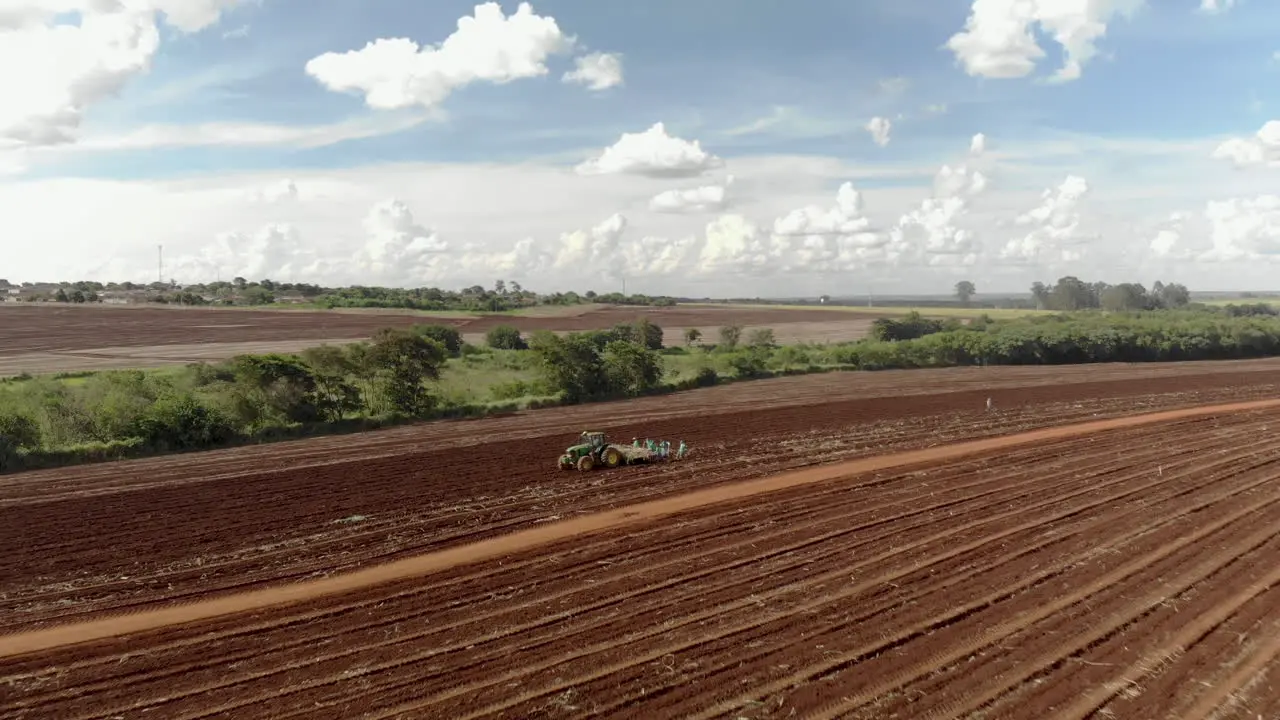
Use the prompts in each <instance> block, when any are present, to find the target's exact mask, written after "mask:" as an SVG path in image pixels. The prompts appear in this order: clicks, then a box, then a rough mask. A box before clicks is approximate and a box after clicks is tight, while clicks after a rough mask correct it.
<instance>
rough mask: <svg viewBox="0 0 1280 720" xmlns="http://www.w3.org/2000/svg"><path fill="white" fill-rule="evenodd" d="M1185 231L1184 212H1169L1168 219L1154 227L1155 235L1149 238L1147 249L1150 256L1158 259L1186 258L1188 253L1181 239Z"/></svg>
mask: <svg viewBox="0 0 1280 720" xmlns="http://www.w3.org/2000/svg"><path fill="white" fill-rule="evenodd" d="M1186 231H1187V216H1186V214H1184V213H1181V212H1175V213H1171V214H1170V215H1169V219H1168V220H1166V221H1164V222H1163V223H1161V224H1160V225H1159V226H1158V227H1157V228H1156V232H1155V236H1154V237H1152V238H1151V242H1150V244H1149V245H1148V246H1147V249H1148V250H1149V251H1150V253H1151V255H1152V256H1154V257H1156V258H1159V259H1188V258H1189V257H1190V254H1189V253H1188V252H1187V249H1186V247H1185V241H1184V240H1183V236H1184V234H1185V233H1186Z"/></svg>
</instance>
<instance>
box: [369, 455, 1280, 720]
mask: <svg viewBox="0 0 1280 720" xmlns="http://www.w3.org/2000/svg"><path fill="white" fill-rule="evenodd" d="M1248 454H1250V453H1249V452H1248V451H1246V452H1245V453H1242V455H1241V457H1244V456H1247V455H1248ZM1170 479H1171V478H1166V479H1162V480H1159V481H1156V482H1154V483H1148V484H1145V485H1143V486H1141V487H1139V488H1132V489H1130V490H1128V491H1126V492H1123V493H1119V494H1115V495H1111V496H1108V497H1105V498H1102V499H1098V500H1095V501H1094V502H1091V503H1088V504H1087V505H1085V506H1083V507H1079V506H1077V507H1073V508H1070V509H1066V510H1063V511H1060V512H1058V513H1057V514H1056V515H1055V516H1052V517H1050V518H1037V519H1035V520H1028V521H1027V522H1025V523H1023V524H1021V525H1019V526H1016V527H1011V528H1008V529H1006V530H1004V531H1002V532H999V533H997V534H994V535H986V536H982V537H980V538H979V539H977V540H974V541H971V542H969V543H967V544H965V545H962V546H960V547H958V548H953V549H952V550H950V551H948V552H944V553H942V554H939V555H933V556H929V557H928V558H926V559H924V560H917V561H916V562H915V563H914V564H912V565H911V566H909V567H907V568H905V569H903V568H900V567H896V566H893V565H891V564H890V563H889V562H888V560H889V559H891V558H892V557H894V556H896V555H899V554H901V553H900V552H898V551H890V552H887V553H882V554H880V555H878V556H876V557H872V558H868V559H865V560H863V561H861V562H858V563H854V564H852V565H848V566H844V567H841V568H840V569H838V570H834V571H831V572H829V573H825V574H823V575H819V576H814V577H812V578H810V580H809V581H808V582H804V583H800V584H793V585H791V586H788V587H784V588H781V589H775V590H773V591H769V592H764V593H758V594H756V595H755V596H754V597H752V598H748V599H744V600H739V601H737V602H733V603H729V604H723V605H719V606H714V607H712V608H711V609H706V610H703V611H700V612H697V613H694V614H691V615H687V616H685V617H683V618H680V619H679V620H678V621H676V620H671V619H669V620H667V621H666V622H665V623H664V624H663V626H662V627H660V628H657V629H652V628H651V629H649V630H646V631H641V632H638V633H634V634H632V635H629V636H626V637H624V638H621V639H615V640H609V641H604V642H598V643H595V644H592V645H590V646H588V647H585V648H584V647H582V646H581V644H580V643H579V644H574V643H573V642H572V641H567V644H569V645H570V646H572V647H574V650H573V651H572V652H570V653H569V654H561V655H552V654H551V653H549V652H548V651H546V650H542V649H538V648H533V649H534V650H536V651H537V652H536V657H538V658H542V660H539V661H536V662H530V663H528V664H523V665H522V666H521V669H520V670H517V671H512V672H509V673H506V674H503V675H500V676H498V677H496V678H495V677H492V673H488V672H487V673H485V675H486V676H487V677H486V680H485V681H481V682H480V683H473V684H470V685H466V686H459V687H455V688H451V689H449V690H447V691H443V692H441V693H438V694H437V695H436V696H435V697H433V698H432V699H430V700H428V701H425V702H423V703H418V704H415V705H412V706H409V707H400V708H397V709H396V710H395V711H393V712H392V713H391V714H395V713H396V712H407V711H412V710H420V709H422V708H423V707H426V706H427V705H431V704H436V703H438V702H439V701H440V700H445V699H450V698H452V697H460V696H462V695H473V696H474V695H475V694H476V693H477V691H482V690H484V689H485V688H492V687H494V686H497V685H499V684H501V683H504V682H514V681H518V680H519V681H521V682H522V683H523V682H524V681H523V680H522V678H524V679H527V677H526V676H528V675H530V674H531V673H532V672H533V671H538V670H549V669H552V668H555V669H556V671H557V675H559V676H563V666H564V665H565V664H566V663H567V662H569V661H570V660H574V659H584V658H589V657H590V656H592V655H594V654H598V653H602V652H606V651H609V650H611V649H614V648H616V647H617V646H619V645H620V644H631V643H636V642H641V641H643V640H647V639H649V638H651V637H656V636H659V635H662V634H664V633H667V632H669V631H671V630H673V629H676V628H679V627H683V626H688V625H693V624H695V623H701V622H702V621H704V620H708V619H712V618H715V617H717V616H718V615H722V614H723V613H725V612H727V611H731V610H745V611H748V612H753V608H755V606H756V605H757V603H758V602H764V601H766V600H769V599H770V598H772V597H781V596H784V595H790V594H799V593H802V591H803V590H804V589H805V587H811V586H821V585H824V584H825V583H827V582H831V581H834V580H838V579H840V578H842V577H844V576H847V575H849V574H850V573H852V572H854V571H855V570H857V569H859V568H862V567H890V568H895V569H890V570H887V571H885V572H883V573H882V574H881V575H878V576H875V577H872V578H869V579H865V580H862V581H860V582H859V583H858V584H857V585H855V586H852V587H848V588H845V589H842V590H841V591H840V592H839V593H836V594H834V595H831V594H828V595H825V596H820V597H819V598H818V599H810V600H807V601H805V602H803V603H801V604H800V605H799V606H796V607H793V608H789V609H787V610H785V611H777V612H774V613H770V614H767V615H764V616H760V615H758V614H756V615H753V616H752V617H750V618H749V619H747V620H745V621H744V622H743V623H740V624H738V625H735V626H733V627H731V628H729V629H723V628H722V629H719V630H717V631H716V632H714V633H712V634H709V635H704V636H699V637H698V638H695V639H693V640H687V641H681V642H679V643H678V644H676V645H667V646H663V647H661V648H657V649H651V650H646V651H645V652H644V653H643V654H642V655H639V656H634V655H629V656H628V659H627V660H626V661H624V662H622V663H616V664H610V665H607V666H602V665H601V664H600V663H598V662H597V663H593V664H592V668H593V670H592V671H591V672H590V673H588V674H587V675H583V676H578V677H576V678H574V679H573V680H561V681H559V682H557V683H556V684H554V685H552V686H551V687H547V688H543V689H540V690H537V691H532V692H531V693H526V694H524V695H521V696H519V697H518V698H513V699H511V700H509V701H508V702H504V703H502V704H501V705H500V706H494V707H490V708H487V709H486V710H485V711H484V712H482V713H478V714H477V715H476V716H479V715H483V714H486V713H490V712H498V711H500V710H502V709H505V708H510V707H512V706H515V705H517V704H519V703H521V702H525V701H527V700H530V699H533V698H535V697H540V696H544V695H547V694H550V693H554V692H557V691H561V690H565V689H567V688H568V687H571V686H574V685H578V684H581V683H583V682H588V681H591V680H595V679H600V678H603V677H605V676H610V679H611V680H612V679H613V677H612V676H613V675H614V674H616V673H617V672H620V671H621V670H625V669H627V668H629V667H633V666H636V665H640V664H643V663H646V662H651V661H653V660H655V659H658V658H661V657H663V656H667V655H672V654H675V653H679V652H683V651H686V650H688V649H690V648H692V647H695V646H699V645H703V644H706V643H707V642H710V641H712V640H715V639H717V638H720V637H724V636H726V635H728V634H739V633H742V632H745V631H747V630H750V629H752V628H756V627H759V626H761V625H763V624H766V623H771V622H776V621H780V620H783V621H785V620H789V619H792V618H793V617H795V616H796V615H798V614H800V613H803V612H807V611H809V610H812V609H814V608H817V607H821V606H822V605H825V604H827V603H829V602H831V601H832V600H833V599H836V598H848V597H852V596H855V595H857V594H859V593H861V592H864V591H866V590H869V589H873V588H875V587H877V586H879V585H883V584H886V583H892V582H893V581H895V580H898V579H902V578H903V577H906V576H908V575H910V574H913V573H915V572H918V571H919V570H920V569H922V568H925V567H929V566H935V565H938V564H941V563H944V562H946V561H948V560H951V559H953V558H956V557H959V556H961V555H963V554H965V553H968V552H972V551H975V550H977V549H978V548H981V547H982V546H985V545H990V544H991V543H994V542H996V541H998V540H1002V539H1007V538H1009V537H1012V536H1014V535H1016V534H1017V533H1020V532H1025V531H1027V530H1030V529H1033V528H1038V527H1040V526H1042V525H1043V524H1045V523H1047V522H1051V521H1053V520H1056V519H1063V518H1067V517H1071V516H1074V515H1078V514H1079V513H1081V512H1083V511H1084V510H1086V509H1089V508H1092V507H1098V506H1101V505H1105V504H1107V503H1111V502H1114V501H1115V500H1116V499H1118V498H1121V497H1124V496H1128V495H1133V494H1137V493H1139V492H1142V491H1144V490H1146V489H1148V488H1150V487H1152V486H1154V485H1157V484H1161V483H1164V482H1168V481H1169V480H1170ZM1261 482H1262V481H1260V482H1259V483H1258V484H1261ZM1246 489H1247V488H1246ZM1243 491H1244V490H1240V489H1237V490H1235V491H1232V492H1229V493H1226V495H1225V496H1226V497H1230V496H1232V495H1234V494H1237V493H1239V492H1243ZM1221 499H1222V497H1217V498H1216V499H1215V500H1212V501H1208V502H1206V503H1202V504H1201V505H1200V506H1197V507H1196V508H1192V509H1191V510H1187V511H1186V512H1193V511H1194V510H1196V509H1200V508H1201V507H1204V506H1206V505H1207V504H1211V503H1213V502H1217V501H1219V500H1221ZM1030 509H1032V508H1019V509H1015V510H1011V511H1008V512H1006V513H1002V514H1000V515H999V516H990V519H992V520H997V521H998V520H1005V519H1009V518H1016V517H1020V516H1023V517H1025V513H1026V511H1028V510H1030ZM1186 512H1184V513H1183V515H1185V514H1186ZM982 524H983V523H971V524H970V525H971V526H973V527H979V526H981V525H982ZM1166 524H1167V521H1165V520H1162V521H1160V522H1158V523H1157V524H1156V525H1157V526H1163V525H1166ZM952 534H954V531H953V532H948V533H941V534H939V535H936V536H934V537H932V538H930V539H927V540H924V541H920V542H917V543H912V544H910V546H904V550H905V549H909V548H910V547H923V546H927V545H928V544H929V542H937V541H938V540H940V539H945V538H946V537H948V536H949V535H952ZM1058 540H1059V539H1058V538H1053V539H1051V540H1048V541H1046V544H1052V543H1054V542H1057V541H1058ZM525 649H529V648H525ZM547 658H551V659H547ZM743 660H744V658H743V657H742V656H741V654H740V653H739V654H738V655H736V656H735V661H739V662H740V661H743ZM473 664H483V663H481V662H479V661H476V662H475V663H473ZM405 682H409V683H416V682H418V679H416V678H414V679H411V680H406V681H405ZM379 717H382V716H381V715H380V716H379ZM466 717H472V716H471V715H467V716H466Z"/></svg>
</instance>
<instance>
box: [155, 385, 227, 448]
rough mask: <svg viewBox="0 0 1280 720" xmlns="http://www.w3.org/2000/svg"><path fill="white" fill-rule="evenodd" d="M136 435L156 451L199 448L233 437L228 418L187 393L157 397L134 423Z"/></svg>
mask: <svg viewBox="0 0 1280 720" xmlns="http://www.w3.org/2000/svg"><path fill="white" fill-rule="evenodd" d="M138 437H139V438H140V439H141V440H142V441H143V442H144V443H146V444H147V446H149V447H151V448H153V449H156V450H199V449H202V448H210V447H216V446H218V445H225V444H227V443H228V442H230V441H231V440H233V439H235V438H236V437H237V432H236V429H235V427H234V425H233V424H232V421H231V419H230V418H228V417H226V416H225V415H223V414H221V413H219V412H217V411H216V410H213V409H212V408H209V407H206V406H205V405H203V404H201V403H200V401H199V400H197V399H196V398H195V397H194V396H191V395H170V396H166V397H163V398H161V399H160V400H159V401H157V402H156V404H155V405H154V406H153V407H152V408H151V410H150V411H149V412H148V413H147V415H146V417H144V418H142V420H141V421H140V422H139V423H138Z"/></svg>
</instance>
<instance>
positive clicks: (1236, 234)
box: [1201, 195, 1280, 262]
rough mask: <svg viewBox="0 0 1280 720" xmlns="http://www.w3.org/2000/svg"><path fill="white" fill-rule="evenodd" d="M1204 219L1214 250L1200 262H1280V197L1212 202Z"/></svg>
mask: <svg viewBox="0 0 1280 720" xmlns="http://www.w3.org/2000/svg"><path fill="white" fill-rule="evenodd" d="M1204 215H1205V219H1206V220H1207V221H1208V222H1209V236H1210V239H1211V240H1212V242H1213V247H1212V249H1210V250H1209V251H1208V252H1207V253H1205V254H1204V255H1203V256H1202V257H1201V259H1204V260H1212V261H1218V262H1232V261H1241V260H1246V261H1257V260H1267V261H1276V260H1280V196H1278V195H1259V196H1257V197H1254V198H1231V199H1229V200H1220V201H1210V202H1209V203H1208V204H1207V205H1206V206H1205V211H1204Z"/></svg>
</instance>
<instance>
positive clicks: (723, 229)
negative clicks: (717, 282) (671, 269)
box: [696, 214, 789, 276]
mask: <svg viewBox="0 0 1280 720" xmlns="http://www.w3.org/2000/svg"><path fill="white" fill-rule="evenodd" d="M788 247H789V243H788V242H787V241H786V239H785V238H780V237H778V236H776V235H772V234H770V233H766V232H763V231H762V230H761V229H760V227H758V226H757V225H756V224H755V223H753V222H751V221H750V220H748V219H747V218H746V217H744V216H742V215H737V214H732V215H721V216H720V217H718V218H716V219H715V220H712V221H711V222H709V223H707V228H706V232H705V234H704V238H703V241H702V248H701V250H700V251H699V253H698V257H697V268H696V269H697V271H698V272H700V273H702V274H705V275H715V274H729V273H733V274H746V275H756V276H760V275H768V274H771V273H773V272H776V271H777V270H778V269H779V267H780V265H781V263H782V260H783V258H784V257H785V255H786V252H787V249H788Z"/></svg>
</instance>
